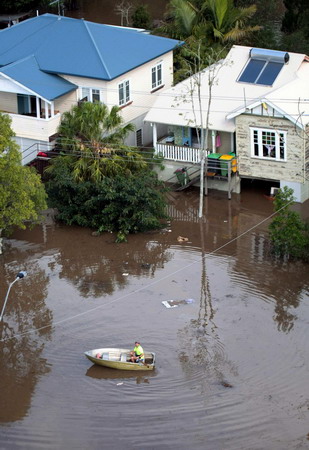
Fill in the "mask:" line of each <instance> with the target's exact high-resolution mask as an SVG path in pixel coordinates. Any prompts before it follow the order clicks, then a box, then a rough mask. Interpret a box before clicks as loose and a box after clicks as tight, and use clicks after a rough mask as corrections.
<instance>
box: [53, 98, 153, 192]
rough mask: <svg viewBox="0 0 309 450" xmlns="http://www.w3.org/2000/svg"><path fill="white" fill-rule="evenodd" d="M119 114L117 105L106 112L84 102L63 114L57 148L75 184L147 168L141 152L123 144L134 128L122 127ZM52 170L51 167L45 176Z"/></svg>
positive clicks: (101, 108)
mask: <svg viewBox="0 0 309 450" xmlns="http://www.w3.org/2000/svg"><path fill="white" fill-rule="evenodd" d="M119 111H120V109H119V108H118V107H117V106H113V107H112V108H111V110H109V109H108V107H107V106H106V105H105V104H103V103H99V102H96V103H90V102H83V103H81V104H79V105H75V106H73V107H72V109H71V111H67V112H65V113H64V114H63V116H62V120H61V123H60V125H59V128H58V134H59V137H58V139H57V147H58V148H59V149H60V151H61V153H62V155H63V156H62V158H63V164H64V165H65V166H66V167H70V170H71V173H72V175H73V177H74V179H75V180H76V181H79V182H82V181H92V182H95V183H98V182H100V181H101V180H102V179H103V177H105V176H114V175H116V174H122V175H128V174H130V173H133V172H138V171H141V170H144V169H145V168H146V167H147V163H146V162H145V159H144V158H143V156H142V154H141V152H139V151H137V150H136V149H135V148H134V149H132V148H130V147H126V146H125V145H124V144H123V142H124V139H125V138H126V136H127V135H128V134H129V133H130V132H131V131H134V125H132V124H130V123H129V124H126V125H123V119H122V117H121V115H120V114H119ZM58 158H59V157H58ZM60 158H61V156H60ZM54 167H55V164H51V166H49V168H48V169H47V173H52V172H53V168H54ZM57 167H59V161H58V163H57Z"/></svg>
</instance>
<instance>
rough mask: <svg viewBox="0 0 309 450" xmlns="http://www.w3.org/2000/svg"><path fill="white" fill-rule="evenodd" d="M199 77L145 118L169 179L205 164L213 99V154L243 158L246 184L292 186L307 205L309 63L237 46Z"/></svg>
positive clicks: (210, 145) (242, 175)
mask: <svg viewBox="0 0 309 450" xmlns="http://www.w3.org/2000/svg"><path fill="white" fill-rule="evenodd" d="M197 76H199V77H200V78H197ZM197 76H194V77H191V78H188V79H186V80H185V81H183V82H181V83H179V84H177V85H176V86H174V87H172V88H171V89H169V90H167V91H165V92H164V94H163V95H160V96H159V97H158V99H157V100H156V102H155V104H154V106H153V107H152V108H151V110H150V111H149V112H148V113H147V115H146V117H145V121H146V122H149V123H151V124H152V127H153V145H154V147H155V148H156V151H157V152H158V153H160V154H162V155H163V156H164V158H165V161H166V167H167V178H168V176H170V174H171V173H172V170H174V169H175V167H177V164H178V167H179V163H181V164H184V163H185V164H190V163H191V164H198V163H199V161H200V150H199V147H200V146H199V143H198V140H197V135H198V133H197V130H198V129H200V128H201V126H202V128H204V129H205V127H206V117H207V111H208V104H209V103H208V100H209V96H210V95H211V103H210V110H209V113H210V114H209V131H210V132H209V139H208V142H207V152H208V153H212V154H213V156H214V154H215V155H218V156H220V154H224V155H226V154H230V153H235V154H236V157H237V175H238V177H239V179H240V180H241V179H243V178H251V179H261V180H267V181H272V182H273V183H274V185H278V186H280V187H283V186H289V187H291V188H293V190H294V195H295V197H296V199H297V201H298V202H303V201H305V200H307V199H308V198H309V101H308V98H309V58H308V57H307V56H306V55H303V54H297V53H286V52H280V51H273V50H266V49H254V48H249V47H244V46H233V48H232V49H231V50H230V52H229V54H228V55H227V57H226V58H225V59H224V60H222V61H219V62H218V63H217V64H215V65H213V66H211V67H209V68H207V69H205V70H204V71H202V72H201V73H200V74H198V75H197ZM210 80H212V81H213V85H212V88H211V92H210V91H209V81H210ZM198 83H200V85H201V94H200V96H198V94H197V84H198ZM199 99H200V100H201V105H202V106H201V107H200V105H199ZM201 115H202V124H201ZM163 125H165V129H164V130H162V127H163ZM235 177H236V176H235ZM213 178H215V177H213ZM217 186H218V184H217Z"/></svg>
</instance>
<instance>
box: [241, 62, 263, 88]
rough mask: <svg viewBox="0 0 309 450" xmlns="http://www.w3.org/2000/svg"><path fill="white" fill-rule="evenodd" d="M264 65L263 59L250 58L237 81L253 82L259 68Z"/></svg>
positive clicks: (258, 72) (259, 70) (259, 71)
mask: <svg viewBox="0 0 309 450" xmlns="http://www.w3.org/2000/svg"><path fill="white" fill-rule="evenodd" d="M264 66H265V61H259V60H256V59H251V60H250V61H249V64H248V65H247V67H246V68H245V70H244V71H243V73H242V75H241V77H240V78H239V80H238V81H243V82H245V83H255V80H256V79H257V77H258V76H259V74H260V73H261V70H262V69H263V67H264Z"/></svg>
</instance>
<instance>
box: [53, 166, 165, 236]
mask: <svg viewBox="0 0 309 450" xmlns="http://www.w3.org/2000/svg"><path fill="white" fill-rule="evenodd" d="M59 161H60V160H58V168H57V170H56V171H54V172H53V175H52V179H51V180H50V181H49V182H48V184H47V192H48V195H49V201H50V205H51V206H53V207H57V209H58V211H59V215H58V219H60V220H62V221H63V222H64V223H66V224H68V225H73V224H75V225H79V226H83V227H90V228H94V229H96V230H97V231H98V232H104V231H110V232H117V241H118V242H120V241H125V240H126V236H127V235H128V234H129V233H137V232H142V231H147V230H151V229H157V228H160V227H161V220H162V219H165V218H166V213H165V207H166V202H165V200H164V196H163V192H164V187H163V185H162V183H160V182H159V181H158V180H157V178H156V177H155V176H154V174H153V173H152V172H150V171H145V172H144V173H143V175H142V176H141V175H140V174H135V175H130V176H126V177H125V176H122V175H116V176H114V177H105V178H103V179H102V180H101V181H100V182H99V183H93V182H90V181H84V182H77V181H76V180H75V179H74V177H73V174H72V171H71V168H70V164H67V165H65V164H63V162H64V161H63V160H62V162H61V163H60V162H59Z"/></svg>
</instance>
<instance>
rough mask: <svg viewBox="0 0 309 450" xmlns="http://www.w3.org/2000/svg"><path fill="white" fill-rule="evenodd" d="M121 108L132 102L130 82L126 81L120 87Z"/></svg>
mask: <svg viewBox="0 0 309 450" xmlns="http://www.w3.org/2000/svg"><path fill="white" fill-rule="evenodd" d="M118 90H119V106H122V105H126V104H127V103H129V101H130V81H129V80H125V81H123V82H122V83H120V84H119V85H118Z"/></svg>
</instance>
